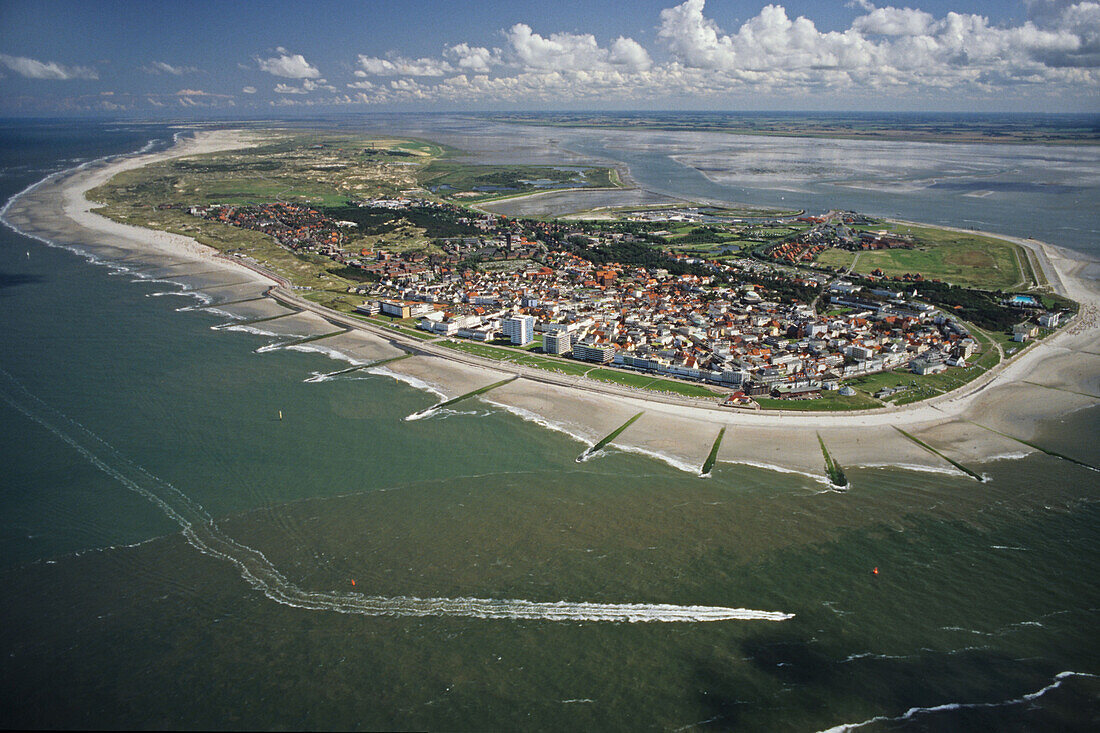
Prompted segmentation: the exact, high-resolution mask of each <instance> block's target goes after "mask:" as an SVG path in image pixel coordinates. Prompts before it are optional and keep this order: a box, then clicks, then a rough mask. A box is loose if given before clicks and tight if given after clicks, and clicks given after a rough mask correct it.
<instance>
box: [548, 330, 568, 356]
mask: <svg viewBox="0 0 1100 733" xmlns="http://www.w3.org/2000/svg"><path fill="white" fill-rule="evenodd" d="M572 347H573V336H572V334H570V333H569V332H568V331H556V332H553V333H551V332H549V331H548V332H546V333H544V334H543V335H542V350H543V352H544V353H546V354H557V355H559V356H560V355H562V354H568V353H569V351H570V350H571V349H572Z"/></svg>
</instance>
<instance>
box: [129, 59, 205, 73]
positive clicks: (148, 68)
mask: <svg viewBox="0 0 1100 733" xmlns="http://www.w3.org/2000/svg"><path fill="white" fill-rule="evenodd" d="M141 70H142V71H144V72H145V73H146V74H171V75H172V76H183V75H184V74H194V73H195V72H197V71H198V69H196V68H195V67H194V66H172V65H171V64H168V63H165V62H163V61H152V62H150V63H149V64H147V65H145V66H142V67H141Z"/></svg>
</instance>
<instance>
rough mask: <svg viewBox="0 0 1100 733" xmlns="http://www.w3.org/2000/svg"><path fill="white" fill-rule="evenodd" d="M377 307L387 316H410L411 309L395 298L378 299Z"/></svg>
mask: <svg viewBox="0 0 1100 733" xmlns="http://www.w3.org/2000/svg"><path fill="white" fill-rule="evenodd" d="M378 309H379V310H380V311H381V312H382V313H385V314H386V315H387V316H397V317H398V318H409V317H411V316H412V309H411V308H410V307H409V306H408V305H406V304H405V303H401V302H399V301H396V300H380V301H378Z"/></svg>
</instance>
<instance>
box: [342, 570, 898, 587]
mask: <svg viewBox="0 0 1100 733" xmlns="http://www.w3.org/2000/svg"><path fill="white" fill-rule="evenodd" d="M875 572H876V573H877V572H878V569H877V568H876V569H875ZM351 584H352V585H355V579H354V578H352V581H351Z"/></svg>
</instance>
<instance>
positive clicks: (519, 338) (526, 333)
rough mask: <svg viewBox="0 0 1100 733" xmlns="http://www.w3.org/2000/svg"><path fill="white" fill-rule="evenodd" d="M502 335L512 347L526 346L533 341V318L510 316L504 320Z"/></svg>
mask: <svg viewBox="0 0 1100 733" xmlns="http://www.w3.org/2000/svg"><path fill="white" fill-rule="evenodd" d="M504 335H505V336H507V337H508V338H510V339H511V340H512V344H513V345H514V346H527V345H528V344H530V343H532V342H533V341H534V340H535V317H534V316H512V317H510V318H505V319H504Z"/></svg>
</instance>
